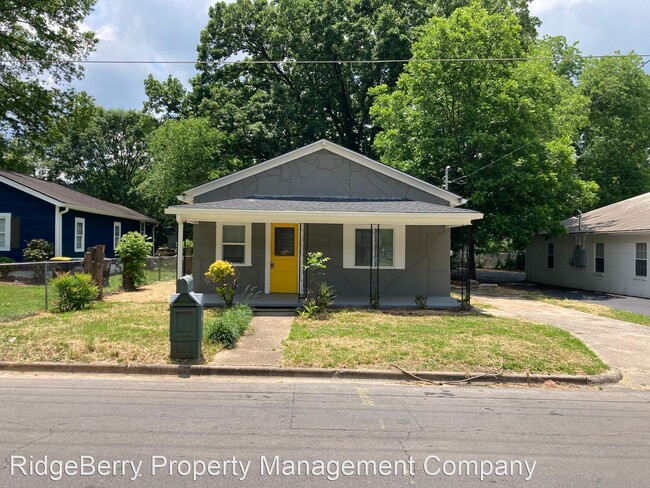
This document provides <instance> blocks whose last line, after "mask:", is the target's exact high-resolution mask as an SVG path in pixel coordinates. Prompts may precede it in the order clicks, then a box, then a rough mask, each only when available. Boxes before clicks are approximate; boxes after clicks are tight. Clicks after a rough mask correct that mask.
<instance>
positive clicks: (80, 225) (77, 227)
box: [74, 217, 86, 252]
mask: <svg viewBox="0 0 650 488" xmlns="http://www.w3.org/2000/svg"><path fill="white" fill-rule="evenodd" d="M85 250H86V219H82V218H81V217H75V219H74V251H75V252H84V251H85Z"/></svg>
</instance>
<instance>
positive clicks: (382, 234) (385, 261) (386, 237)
mask: <svg viewBox="0 0 650 488" xmlns="http://www.w3.org/2000/svg"><path fill="white" fill-rule="evenodd" d="M378 234H379V255H378V258H379V266H391V267H392V266H393V229H379V232H378Z"/></svg>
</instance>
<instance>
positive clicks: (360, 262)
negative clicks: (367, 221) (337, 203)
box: [354, 229, 372, 266]
mask: <svg viewBox="0 0 650 488" xmlns="http://www.w3.org/2000/svg"><path fill="white" fill-rule="evenodd" d="M371 256H372V231H371V230H370V229H355V231H354V265H355V266H370V259H371Z"/></svg>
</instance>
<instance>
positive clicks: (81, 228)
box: [77, 222, 84, 235]
mask: <svg viewBox="0 0 650 488" xmlns="http://www.w3.org/2000/svg"><path fill="white" fill-rule="evenodd" d="M83 232H84V224H83V222H77V235H81V234H83Z"/></svg>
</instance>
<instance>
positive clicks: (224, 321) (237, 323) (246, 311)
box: [204, 304, 253, 349]
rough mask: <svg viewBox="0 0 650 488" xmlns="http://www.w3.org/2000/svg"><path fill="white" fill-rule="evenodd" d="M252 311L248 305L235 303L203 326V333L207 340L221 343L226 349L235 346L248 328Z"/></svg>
mask: <svg viewBox="0 0 650 488" xmlns="http://www.w3.org/2000/svg"><path fill="white" fill-rule="evenodd" d="M252 318H253V311H252V310H251V308H250V307H249V306H248V305H243V304H239V305H235V306H234V307H232V308H228V309H226V310H225V311H224V312H223V314H221V315H220V316H219V317H217V318H216V319H214V320H213V321H212V322H210V323H208V324H207V325H206V326H205V331H204V335H205V337H206V338H207V340H208V341H209V342H212V343H221V344H223V345H224V346H225V347H227V348H228V349H231V348H233V347H235V344H237V341H238V340H239V338H240V337H241V336H242V335H243V334H244V332H246V330H248V327H249V325H250V322H251V319H252Z"/></svg>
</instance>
